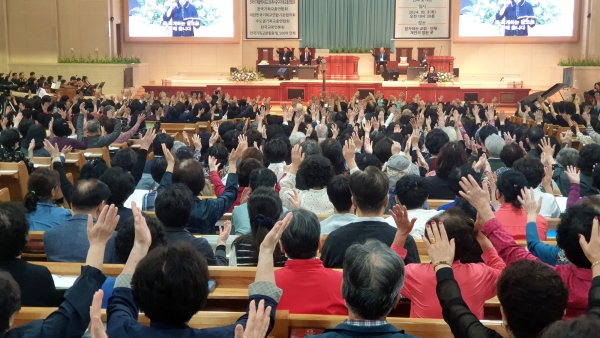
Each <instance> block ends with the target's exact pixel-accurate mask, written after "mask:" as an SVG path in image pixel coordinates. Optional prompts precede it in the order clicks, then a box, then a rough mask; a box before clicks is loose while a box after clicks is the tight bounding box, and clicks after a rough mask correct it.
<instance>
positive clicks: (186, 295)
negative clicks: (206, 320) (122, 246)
mask: <svg viewBox="0 0 600 338" xmlns="http://www.w3.org/2000/svg"><path fill="white" fill-rule="evenodd" d="M208 278H209V274H208V265H207V263H206V259H205V258H204V257H202V256H200V254H199V253H198V251H197V250H196V249H194V248H193V247H192V246H191V245H190V244H189V243H186V242H176V243H172V244H169V245H167V246H160V247H157V248H155V249H154V250H152V251H150V252H148V254H147V255H146V257H144V258H143V259H142V260H141V261H140V262H139V263H138V265H137V267H136V269H135V273H134V274H133V278H132V279H131V289H132V295H133V301H134V302H135V304H136V305H137V306H138V307H139V308H140V310H141V311H143V312H144V314H145V315H146V316H147V317H148V318H150V320H151V321H152V322H154V323H164V324H168V325H184V324H185V323H186V322H188V321H189V320H190V319H191V318H192V316H194V315H195V314H196V312H198V311H199V310H200V309H202V308H203V307H204V305H205V304H206V299H207V298H208Z"/></svg>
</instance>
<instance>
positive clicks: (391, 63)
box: [371, 48, 398, 75]
mask: <svg viewBox="0 0 600 338" xmlns="http://www.w3.org/2000/svg"><path fill="white" fill-rule="evenodd" d="M384 50H385V53H386V54H387V56H388V62H387V66H386V68H398V61H397V60H392V54H391V53H390V48H384ZM373 53H375V54H377V53H379V48H375V49H373ZM371 57H372V58H373V74H375V75H377V60H375V58H374V57H373V56H371Z"/></svg>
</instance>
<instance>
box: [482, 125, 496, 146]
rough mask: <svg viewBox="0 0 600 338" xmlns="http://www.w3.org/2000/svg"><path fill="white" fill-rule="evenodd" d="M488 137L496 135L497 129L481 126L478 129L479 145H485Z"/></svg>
mask: <svg viewBox="0 0 600 338" xmlns="http://www.w3.org/2000/svg"><path fill="white" fill-rule="evenodd" d="M490 135H498V129H496V127H494V126H490V125H487V126H483V127H481V128H480V129H479V140H480V141H481V144H485V139H486V138H487V137H488V136H490Z"/></svg>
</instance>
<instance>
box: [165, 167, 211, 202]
mask: <svg viewBox="0 0 600 338" xmlns="http://www.w3.org/2000/svg"><path fill="white" fill-rule="evenodd" d="M165 170H166V169H165ZM173 183H183V184H185V185H186V186H187V187H188V188H189V189H190V190H191V191H192V194H193V195H194V196H198V195H200V192H201V191H202V190H204V186H205V185H206V179H205V178H204V168H202V164H200V162H198V161H196V160H184V161H181V163H179V165H175V171H174V172H173Z"/></svg>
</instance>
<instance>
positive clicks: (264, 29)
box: [246, 0, 300, 40]
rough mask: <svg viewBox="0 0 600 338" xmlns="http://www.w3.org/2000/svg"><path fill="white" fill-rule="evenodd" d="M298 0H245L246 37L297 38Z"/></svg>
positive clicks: (298, 33)
mask: <svg viewBox="0 0 600 338" xmlns="http://www.w3.org/2000/svg"><path fill="white" fill-rule="evenodd" d="M298 1H300V0H246V39H261V40H263V39H275V40H281V39H298V38H299V37H300V31H299V29H298Z"/></svg>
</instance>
